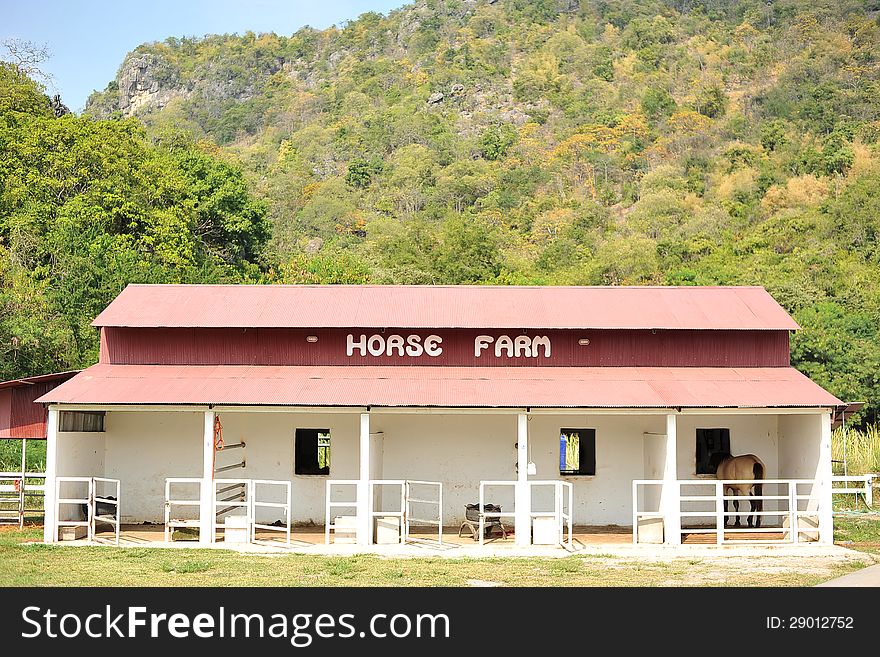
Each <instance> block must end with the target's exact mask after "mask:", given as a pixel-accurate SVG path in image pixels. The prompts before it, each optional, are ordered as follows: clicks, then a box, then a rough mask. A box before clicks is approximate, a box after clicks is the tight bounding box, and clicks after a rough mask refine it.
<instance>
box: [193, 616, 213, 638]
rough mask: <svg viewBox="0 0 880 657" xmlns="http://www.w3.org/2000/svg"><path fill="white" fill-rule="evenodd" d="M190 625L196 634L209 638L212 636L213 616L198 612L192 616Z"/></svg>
mask: <svg viewBox="0 0 880 657" xmlns="http://www.w3.org/2000/svg"><path fill="white" fill-rule="evenodd" d="M192 627H193V632H194V633H195V635H196V636H198V637H201V638H203V639H210V638H211V637H212V636H214V631H213V630H214V617H213V616H211V615H209V614H198V615H197V616H196V617H195V618H193V623H192Z"/></svg>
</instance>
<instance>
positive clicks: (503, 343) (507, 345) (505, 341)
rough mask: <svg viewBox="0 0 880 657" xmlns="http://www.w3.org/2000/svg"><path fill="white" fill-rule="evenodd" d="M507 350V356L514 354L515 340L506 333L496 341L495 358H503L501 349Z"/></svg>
mask: <svg viewBox="0 0 880 657" xmlns="http://www.w3.org/2000/svg"><path fill="white" fill-rule="evenodd" d="M502 349H506V350H507V356H508V357H511V356H513V340H511V339H510V338H509V337H507V336H506V335H502V336H501V337H500V338H498V341H497V342H496V343H495V358H501V350H502Z"/></svg>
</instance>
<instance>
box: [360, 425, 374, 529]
mask: <svg viewBox="0 0 880 657" xmlns="http://www.w3.org/2000/svg"><path fill="white" fill-rule="evenodd" d="M357 489H358V493H357V517H358V520H357V544H358V545H371V544H372V543H373V540H372V538H373V536H372V534H373V532H372V527H371V526H370V524H371V523H370V511H371V509H372V506H373V505H372V499H370V414H369V413H361V434H360V478H359V481H358V487H357Z"/></svg>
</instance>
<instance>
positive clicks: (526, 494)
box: [513, 413, 532, 547]
mask: <svg viewBox="0 0 880 657" xmlns="http://www.w3.org/2000/svg"><path fill="white" fill-rule="evenodd" d="M516 462H517V476H516V492H515V504H514V514H515V515H514V518H513V520H514V524H515V525H516V532H515V534H514V539H515V541H514V542H515V543H516V545H517V547H524V546H528V545H531V544H532V517H531V513H532V495H531V491H530V490H529V416H528V415H527V414H526V413H520V414H519V415H518V416H517V418H516Z"/></svg>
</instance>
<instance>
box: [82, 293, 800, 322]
mask: <svg viewBox="0 0 880 657" xmlns="http://www.w3.org/2000/svg"><path fill="white" fill-rule="evenodd" d="M93 323H94V325H95V326H130V327H138V326H139V327H206V328H225V327H242V328H245V327H249V328H308V327H332V328H345V327H348V326H357V327H365V328H383V327H388V326H409V327H413V328H426V329H427V328H472V329H480V328H484V327H496V328H506V329H522V328H526V329H583V328H595V329H611V328H614V329H622V328H633V329H645V328H647V329H651V328H668V329H734V330H748V329H781V330H794V329H797V328H798V326H797V324H796V323H795V322H794V320H793V319H792V318H791V317H790V316H789V315H788V314H787V313H786V312H785V310H783V308H782V307H781V306H780V305H779V304H778V303H776V301H775V300H774V299H773V298H772V297H771V296H770V295H769V294H768V293H767V291H766V290H764V289H763V288H761V287H552V286H547V287H517V286H467V285H459V286H381V285H379V286H376V285H355V286H351V285H326V286H310V285H293V286H291V285H129V286H128V287H126V288H125V290H123V291H122V293H121V294H120V295H119V296H118V297H116V299H115V300H114V301H113V302H112V303H111V304H110V305H109V306H108V307H107V308H106V309H105V310H104V311H103V312H102V313H101V314H100V315H99V316H98V317H97V318H96V319H95V321H94V322H93Z"/></svg>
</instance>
